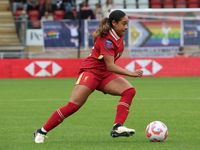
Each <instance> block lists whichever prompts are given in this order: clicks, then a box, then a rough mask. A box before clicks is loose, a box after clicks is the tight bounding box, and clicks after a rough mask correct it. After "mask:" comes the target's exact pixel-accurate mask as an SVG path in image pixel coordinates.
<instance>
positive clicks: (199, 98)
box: [0, 97, 200, 102]
mask: <svg viewBox="0 0 200 150" xmlns="http://www.w3.org/2000/svg"><path fill="white" fill-rule="evenodd" d="M119 99H120V97H118V98H89V99H88V100H90V101H94V100H119ZM181 99H184V100H185V99H186V100H189V99H190V100H200V97H196V98H176V97H175V98H134V99H133V100H181ZM0 101H18V102H20V101H22V102H24V101H69V99H22V100H0Z"/></svg>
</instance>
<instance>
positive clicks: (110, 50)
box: [100, 39, 115, 56]
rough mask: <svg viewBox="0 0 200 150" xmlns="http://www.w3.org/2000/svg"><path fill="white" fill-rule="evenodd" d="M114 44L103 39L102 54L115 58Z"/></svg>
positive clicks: (101, 44)
mask: <svg viewBox="0 0 200 150" xmlns="http://www.w3.org/2000/svg"><path fill="white" fill-rule="evenodd" d="M114 47H115V46H114V43H113V41H112V40H110V39H101V42H100V54H101V55H112V56H115V48H114Z"/></svg>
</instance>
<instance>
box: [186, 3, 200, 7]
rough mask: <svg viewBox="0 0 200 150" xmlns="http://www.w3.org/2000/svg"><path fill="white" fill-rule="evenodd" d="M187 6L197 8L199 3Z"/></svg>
mask: <svg viewBox="0 0 200 150" xmlns="http://www.w3.org/2000/svg"><path fill="white" fill-rule="evenodd" d="M188 8H199V4H198V3H192V4H188Z"/></svg>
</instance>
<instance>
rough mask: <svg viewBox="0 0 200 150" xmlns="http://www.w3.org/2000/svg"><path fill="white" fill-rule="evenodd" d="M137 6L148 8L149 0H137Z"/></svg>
mask: <svg viewBox="0 0 200 150" xmlns="http://www.w3.org/2000/svg"><path fill="white" fill-rule="evenodd" d="M138 8H142V9H143V8H149V0H139V1H138Z"/></svg>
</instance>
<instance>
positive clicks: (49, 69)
mask: <svg viewBox="0 0 200 150" xmlns="http://www.w3.org/2000/svg"><path fill="white" fill-rule="evenodd" d="M24 70H25V71H27V72H28V73H29V74H31V75H32V76H35V77H47V76H48V77H52V76H55V75H56V74H57V73H58V72H60V71H61V70H62V67H60V66H59V65H58V64H57V63H55V62H53V61H34V62H32V63H30V64H29V65H28V66H26V67H25V68H24Z"/></svg>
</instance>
